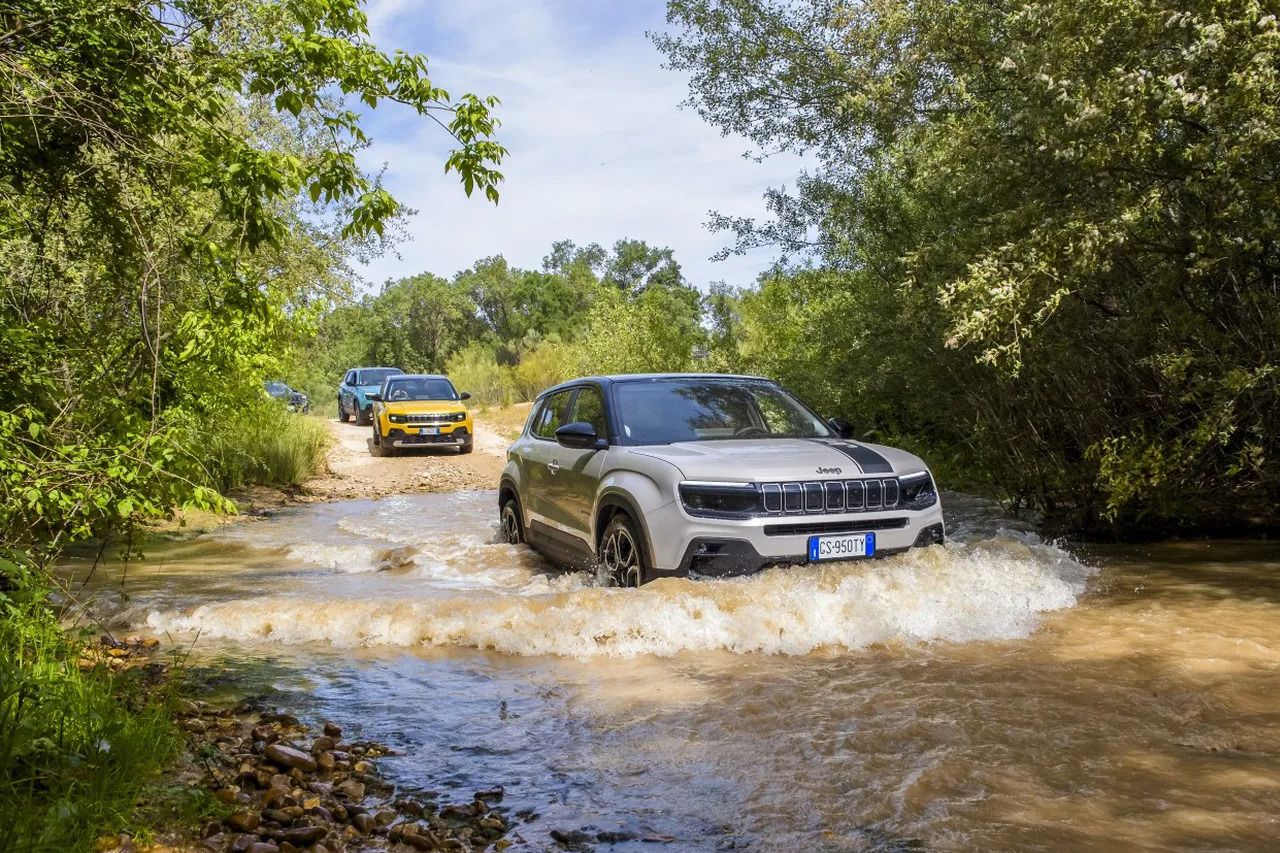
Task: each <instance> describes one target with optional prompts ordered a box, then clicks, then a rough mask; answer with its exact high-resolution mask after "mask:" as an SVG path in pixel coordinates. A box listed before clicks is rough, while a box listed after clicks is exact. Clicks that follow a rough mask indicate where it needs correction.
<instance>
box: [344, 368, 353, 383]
mask: <svg viewBox="0 0 1280 853" xmlns="http://www.w3.org/2000/svg"><path fill="white" fill-rule="evenodd" d="M355 374H356V372H355V371H354V370H348V371H347V375H346V376H344V377H342V384H343V385H355V384H356V380H355Z"/></svg>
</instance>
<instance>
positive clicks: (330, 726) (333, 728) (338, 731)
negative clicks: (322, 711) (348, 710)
mask: <svg viewBox="0 0 1280 853" xmlns="http://www.w3.org/2000/svg"><path fill="white" fill-rule="evenodd" d="M324 733H325V734H326V735H328V736H329V737H331V738H333V739H335V740H337V739H338V738H340V737H342V726H339V725H338V724H337V723H325V724H324Z"/></svg>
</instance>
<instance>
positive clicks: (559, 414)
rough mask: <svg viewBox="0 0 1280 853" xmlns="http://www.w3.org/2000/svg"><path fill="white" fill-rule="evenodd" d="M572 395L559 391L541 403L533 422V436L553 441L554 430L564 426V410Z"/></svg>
mask: <svg viewBox="0 0 1280 853" xmlns="http://www.w3.org/2000/svg"><path fill="white" fill-rule="evenodd" d="M572 393H573V392H572V391H560V392H557V393H555V394H552V395H551V396H550V397H548V398H547V399H546V401H544V402H543V404H542V408H540V409H539V410H538V416H537V417H536V418H535V419H534V422H533V434H534V435H536V436H537V437H538V438H550V439H554V438H555V437H556V430H558V429H560V427H562V426H564V423H565V420H564V415H565V411H564V410H565V408H566V407H567V406H568V404H569V395H570V394H572Z"/></svg>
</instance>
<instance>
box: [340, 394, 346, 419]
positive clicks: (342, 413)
mask: <svg viewBox="0 0 1280 853" xmlns="http://www.w3.org/2000/svg"><path fill="white" fill-rule="evenodd" d="M338 420H339V421H340V422H342V423H344V424H345V423H346V422H347V407H346V406H344V405H342V398H341V397H339V398H338Z"/></svg>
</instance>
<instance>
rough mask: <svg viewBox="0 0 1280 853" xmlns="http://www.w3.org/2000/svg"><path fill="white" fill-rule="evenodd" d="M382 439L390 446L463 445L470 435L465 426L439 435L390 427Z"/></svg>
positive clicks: (469, 440)
mask: <svg viewBox="0 0 1280 853" xmlns="http://www.w3.org/2000/svg"><path fill="white" fill-rule="evenodd" d="M382 440H383V441H384V442H386V443H387V444H389V445H391V446H392V447H465V446H467V445H469V444H470V443H471V440H472V436H471V431H470V430H468V429H467V428H466V427H465V426H457V427H454V428H453V429H452V430H450V431H449V432H444V431H441V432H440V434H439V435H419V434H418V433H417V431H416V430H415V431H413V432H407V431H405V430H403V429H401V428H399V427H392V428H391V429H390V430H388V431H387V434H386V436H385V437H384V438H383V439H382Z"/></svg>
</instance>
